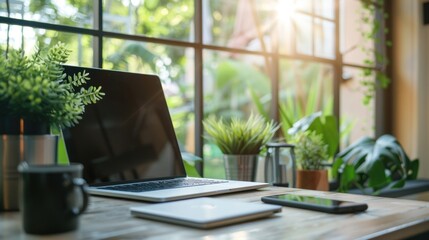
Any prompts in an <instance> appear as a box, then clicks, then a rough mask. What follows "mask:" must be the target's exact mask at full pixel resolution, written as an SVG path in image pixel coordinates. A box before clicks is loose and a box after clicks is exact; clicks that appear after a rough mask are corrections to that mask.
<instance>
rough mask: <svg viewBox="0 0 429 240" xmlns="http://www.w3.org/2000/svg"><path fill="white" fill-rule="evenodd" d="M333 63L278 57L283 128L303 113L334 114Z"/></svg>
mask: <svg viewBox="0 0 429 240" xmlns="http://www.w3.org/2000/svg"><path fill="white" fill-rule="evenodd" d="M333 79H334V75H333V66H331V65H327V64H322V63H316V62H304V61H298V60H287V59H285V60H281V62H280V92H279V111H280V118H281V119H282V130H283V133H284V136H285V137H287V134H286V131H287V130H288V129H289V128H290V127H291V124H293V123H295V122H296V121H298V120H299V119H301V118H302V117H304V116H308V115H310V114H312V113H315V112H318V111H322V112H323V113H324V114H333V100H334V97H333V84H334V80H333Z"/></svg>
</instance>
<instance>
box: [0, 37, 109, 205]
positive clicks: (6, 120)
mask: <svg viewBox="0 0 429 240" xmlns="http://www.w3.org/2000/svg"><path fill="white" fill-rule="evenodd" d="M69 55H70V50H68V49H67V48H66V46H65V45H64V44H63V43H61V42H60V43H58V44H56V45H54V46H53V47H52V48H50V49H49V50H48V51H47V52H45V51H42V50H40V49H36V52H35V54H33V55H31V56H26V55H25V53H24V51H23V50H22V49H20V50H15V49H9V50H8V51H7V52H5V51H2V50H0V134H1V135H2V138H1V139H0V151H4V153H7V154H0V163H1V166H3V167H2V168H1V169H0V170H1V171H0V174H1V176H0V181H3V179H9V180H8V181H7V182H6V183H4V182H1V183H2V184H0V185H1V187H3V185H4V184H9V185H8V186H7V187H5V189H10V190H16V189H17V188H18V187H17V182H18V179H17V173H16V167H17V165H18V164H19V163H20V162H21V161H24V160H25V161H28V162H31V163H43V164H45V163H55V162H56V160H57V159H56V156H57V144H58V136H56V135H52V134H51V131H55V130H56V132H60V129H61V128H62V127H70V126H73V125H75V124H77V123H78V121H79V120H80V119H81V118H82V114H83V113H84V111H85V105H87V104H90V103H95V102H97V101H98V100H100V99H101V98H102V96H103V95H104V93H102V92H101V88H100V87H97V88H96V87H89V88H84V87H82V86H83V85H84V84H85V83H86V81H88V80H90V78H89V76H88V74H87V73H85V72H82V73H79V74H76V75H74V76H67V75H66V74H65V73H64V72H63V70H64V69H63V66H62V65H63V64H64V63H65V62H66V61H67V60H68V57H69ZM8 174H10V176H9V175H8ZM15 185H16V186H15ZM0 190H3V189H0ZM1 192H2V193H3V191H1ZM4 196H7V197H10V198H11V199H9V200H5V199H4V198H3V197H4ZM4 196H3V197H2V196H0V200H1V201H2V202H1V206H0V208H4V209H14V208H17V202H18V201H17V200H16V199H12V198H17V194H16V191H14V193H8V194H5V195H4ZM6 203H10V204H6ZM6 205H7V206H6Z"/></svg>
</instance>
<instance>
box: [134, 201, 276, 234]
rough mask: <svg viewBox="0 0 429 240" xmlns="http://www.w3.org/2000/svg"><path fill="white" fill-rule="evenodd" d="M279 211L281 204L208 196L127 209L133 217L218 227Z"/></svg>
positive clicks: (195, 225) (199, 226) (200, 226)
mask: <svg viewBox="0 0 429 240" xmlns="http://www.w3.org/2000/svg"><path fill="white" fill-rule="evenodd" d="M281 211H282V207H281V206H278V205H271V204H263V203H255V202H243V201H238V200H234V199H219V198H208V197H202V198H195V199H188V200H183V201H176V202H168V203H160V204H150V205H146V206H140V207H131V208H130V212H131V215H133V216H135V217H141V218H147V219H152V220H157V221H162V222H169V223H174V224H180V225H184V226H190V227H196V228H214V227H220V226H224V225H230V224H234V223H238V222H244V221H250V220H254V219H258V218H263V217H268V216H271V215H272V214H274V213H278V212H281Z"/></svg>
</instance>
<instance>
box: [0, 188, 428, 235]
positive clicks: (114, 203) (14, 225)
mask: <svg viewBox="0 0 429 240" xmlns="http://www.w3.org/2000/svg"><path fill="white" fill-rule="evenodd" d="M286 192H296V193H298V194H301V195H317V196H325V197H329V198H332V199H337V200H351V201H359V202H366V203H367V204H368V206H369V208H368V210H367V211H366V212H362V213H357V214H341V215H335V214H328V213H322V212H316V211H309V210H302V209H296V208H289V207H283V209H282V212H281V213H277V214H275V215H273V216H272V217H269V218H264V219H259V220H254V221H250V222H245V223H238V224H234V225H230V226H224V227H219V228H215V229H211V230H200V229H195V228H190V227H185V226H179V225H174V224H169V223H162V222H157V221H152V220H145V219H141V218H135V217H132V216H131V215H130V212H129V207H131V206H141V205H144V204H149V203H144V202H138V201H127V200H121V199H113V198H102V197H91V200H90V201H91V203H90V206H89V208H88V209H87V211H86V212H85V213H84V214H83V215H82V216H81V218H80V227H79V229H78V230H76V231H73V232H69V233H64V234H58V235H44V236H42V237H39V236H35V235H28V234H25V233H24V232H23V230H22V228H21V218H20V215H19V212H2V213H0V239H38V238H43V239H167V240H174V239H205V240H213V239H234V240H236V239H262V240H268V239H368V238H380V239H402V238H404V237H408V236H413V235H416V234H419V233H422V232H428V231H429V202H422V201H414V200H404V199H395V198H380V197H375V196H365V195H352V194H343V193H336V192H320V191H310V190H301V189H292V188H277V187H269V188H263V189H260V190H254V191H246V192H241V193H233V194H224V195H218V196H216V198H225V199H237V200H239V201H243V202H260V199H261V197H262V196H268V195H273V194H280V193H286ZM261 204H262V203H261Z"/></svg>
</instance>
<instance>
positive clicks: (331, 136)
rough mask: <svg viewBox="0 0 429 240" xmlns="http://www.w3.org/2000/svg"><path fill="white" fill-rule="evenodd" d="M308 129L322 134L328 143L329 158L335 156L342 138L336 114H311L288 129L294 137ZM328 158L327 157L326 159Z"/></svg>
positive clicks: (324, 141) (325, 142) (324, 140)
mask: <svg viewBox="0 0 429 240" xmlns="http://www.w3.org/2000/svg"><path fill="white" fill-rule="evenodd" d="M306 131H311V132H315V133H316V134H318V135H320V136H321V138H322V140H323V143H324V144H326V145H327V154H328V158H333V157H334V155H335V154H336V153H337V150H338V146H339V139H340V136H339V132H338V128H337V119H336V117H335V116H332V115H328V116H323V115H322V112H316V113H313V114H310V115H308V116H305V117H303V118H301V119H300V120H298V121H297V122H295V123H294V124H293V126H292V127H291V128H289V129H288V134H289V135H290V136H292V137H293V136H294V135H296V134H298V133H300V132H306ZM328 158H325V160H327V159H328Z"/></svg>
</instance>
